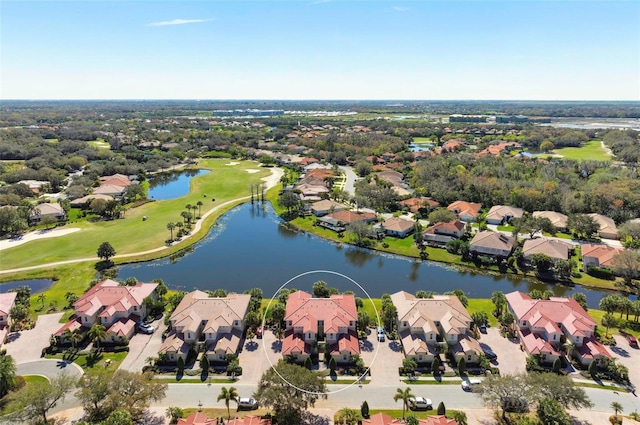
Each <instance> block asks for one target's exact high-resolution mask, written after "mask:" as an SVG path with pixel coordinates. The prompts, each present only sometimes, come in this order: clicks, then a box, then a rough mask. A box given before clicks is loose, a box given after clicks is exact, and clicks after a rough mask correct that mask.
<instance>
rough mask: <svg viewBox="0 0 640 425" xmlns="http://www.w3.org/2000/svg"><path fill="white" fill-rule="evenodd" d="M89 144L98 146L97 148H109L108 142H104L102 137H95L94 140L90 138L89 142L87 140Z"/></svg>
mask: <svg viewBox="0 0 640 425" xmlns="http://www.w3.org/2000/svg"><path fill="white" fill-rule="evenodd" d="M87 143H88V144H89V145H90V146H93V147H94V148H99V149H111V145H110V144H109V143H108V142H105V141H104V139H100V138H98V139H96V140H91V141H89V142H87Z"/></svg>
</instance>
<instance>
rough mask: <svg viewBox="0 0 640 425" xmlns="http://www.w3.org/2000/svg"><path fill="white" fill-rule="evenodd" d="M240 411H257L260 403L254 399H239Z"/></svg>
mask: <svg viewBox="0 0 640 425" xmlns="http://www.w3.org/2000/svg"><path fill="white" fill-rule="evenodd" d="M237 402H238V409H257V408H258V401H257V400H256V399H255V398H253V397H238V399H237Z"/></svg>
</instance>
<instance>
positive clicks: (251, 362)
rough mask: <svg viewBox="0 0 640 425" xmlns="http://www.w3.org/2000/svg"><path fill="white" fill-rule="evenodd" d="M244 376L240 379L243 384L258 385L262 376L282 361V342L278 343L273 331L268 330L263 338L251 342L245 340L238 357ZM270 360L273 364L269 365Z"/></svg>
mask: <svg viewBox="0 0 640 425" xmlns="http://www.w3.org/2000/svg"><path fill="white" fill-rule="evenodd" d="M238 359H239V360H240V366H242V376H241V377H240V378H239V379H238V382H240V383H241V384H248V385H250V384H257V383H258V382H260V378H261V377H262V374H263V373H264V372H265V371H266V370H268V369H269V368H270V367H271V364H273V365H274V366H275V365H276V364H277V363H278V360H280V359H282V341H278V339H277V338H276V336H275V335H274V333H273V331H271V330H270V329H267V330H265V331H264V333H263V335H262V338H261V339H258V338H254V339H253V340H251V341H248V340H246V339H245V340H244V341H243V346H242V351H241V352H240V354H239V355H238ZM269 360H270V361H271V363H269Z"/></svg>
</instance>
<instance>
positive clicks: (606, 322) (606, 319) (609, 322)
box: [601, 313, 618, 337]
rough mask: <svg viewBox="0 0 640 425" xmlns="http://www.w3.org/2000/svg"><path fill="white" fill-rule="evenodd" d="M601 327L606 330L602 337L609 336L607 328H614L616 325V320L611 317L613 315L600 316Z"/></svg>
mask: <svg viewBox="0 0 640 425" xmlns="http://www.w3.org/2000/svg"><path fill="white" fill-rule="evenodd" d="M601 321H602V325H603V326H604V327H605V328H606V330H605V332H604V336H605V337H608V336H609V328H610V327H611V326H615V325H616V323H618V321H617V320H616V318H615V317H614V316H613V314H609V313H607V314H605V315H604V316H602V320H601Z"/></svg>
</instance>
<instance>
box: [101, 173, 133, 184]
mask: <svg viewBox="0 0 640 425" xmlns="http://www.w3.org/2000/svg"><path fill="white" fill-rule="evenodd" d="M104 184H109V185H115V186H124V187H127V186H129V185H130V184H131V180H130V179H129V177H127V176H125V175H124V174H114V175H112V176H103V177H100V185H104Z"/></svg>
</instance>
